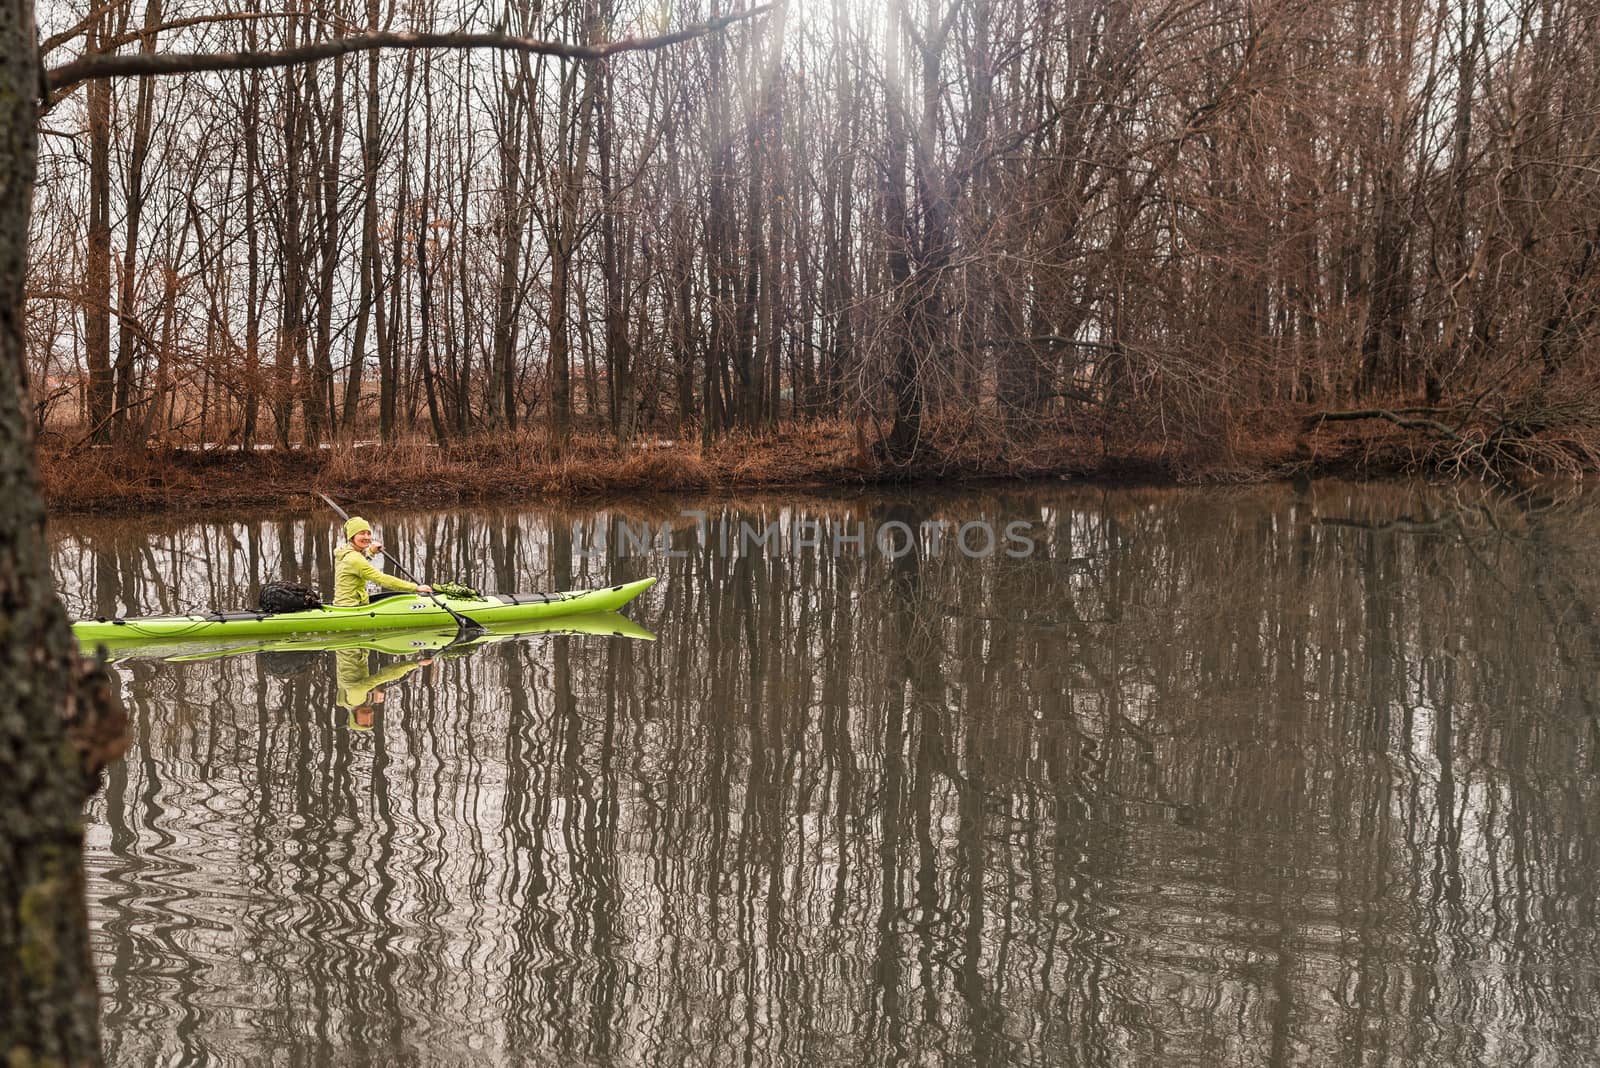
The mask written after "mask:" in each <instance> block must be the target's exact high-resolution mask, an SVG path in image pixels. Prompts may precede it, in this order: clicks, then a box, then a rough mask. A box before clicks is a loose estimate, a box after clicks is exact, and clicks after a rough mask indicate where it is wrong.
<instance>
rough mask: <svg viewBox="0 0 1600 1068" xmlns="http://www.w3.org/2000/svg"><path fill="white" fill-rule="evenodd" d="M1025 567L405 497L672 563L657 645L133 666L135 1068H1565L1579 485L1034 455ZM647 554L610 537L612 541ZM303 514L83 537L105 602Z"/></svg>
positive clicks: (515, 567) (1587, 926)
mask: <svg viewBox="0 0 1600 1068" xmlns="http://www.w3.org/2000/svg"><path fill="white" fill-rule="evenodd" d="M707 510H708V511H709V512H710V513H711V516H710V519H711V521H712V523H713V524H715V523H718V522H722V523H729V524H732V528H733V529H735V530H737V526H738V523H739V522H740V521H747V522H749V523H750V524H751V525H752V526H758V525H760V524H765V523H766V522H769V521H771V520H774V519H780V518H785V517H789V518H792V517H793V516H795V515H804V516H809V517H813V518H821V519H827V520H830V521H833V522H836V523H851V524H853V523H855V522H866V523H868V524H869V529H871V528H872V526H873V525H875V524H882V523H886V522H890V521H898V522H902V523H905V524H907V526H909V527H912V528H916V527H917V526H918V525H919V524H920V523H922V522H923V521H924V520H937V519H949V520H957V521H963V520H968V519H974V518H979V517H982V518H986V519H988V520H989V521H991V522H994V523H996V524H999V523H1002V522H1005V521H1011V520H1026V521H1029V522H1031V523H1032V524H1033V535H1034V538H1035V541H1036V548H1035V552H1034V554H1033V555H1031V556H1029V557H1027V558H1025V559H1009V558H1006V557H1005V556H1003V555H998V554H997V555H995V556H994V557H991V558H988V559H982V560H975V559H970V558H968V557H966V556H964V555H962V554H961V553H959V552H955V551H953V550H952V548H951V546H950V544H949V542H948V541H947V542H946V543H945V544H944V545H943V547H942V551H940V552H937V553H935V552H934V551H933V546H932V545H931V543H930V540H929V539H928V538H927V537H924V538H923V539H922V540H921V542H920V543H919V544H918V546H917V547H916V550H915V551H914V552H911V553H908V554H907V555H905V556H903V557H900V558H898V559H894V560H889V559H886V558H885V557H884V556H883V555H882V554H880V553H878V552H877V551H875V550H874V549H873V548H872V547H871V544H870V542H869V544H868V545H867V546H866V548H865V549H864V550H855V549H847V551H845V552H844V553H842V554H840V555H837V556H835V555H833V554H832V553H830V552H827V551H823V552H816V551H811V550H801V551H790V550H785V549H780V548H778V547H771V548H769V549H767V550H766V551H760V552H754V553H748V554H745V555H737V554H724V553H722V552H721V551H720V549H719V546H718V544H717V539H716V538H715V537H711V538H707V539H701V538H699V537H698V536H697V534H696V531H695V530H694V529H693V525H692V524H691V523H689V522H687V521H683V522H681V523H680V526H681V529H680V530H679V531H678V533H677V535H676V537H675V540H674V542H673V545H674V548H675V549H676V550H679V551H680V552H681V555H673V556H668V555H666V554H664V553H662V552H660V551H656V552H653V553H652V554H650V555H648V556H643V557H639V556H633V557H619V556H618V555H617V553H616V550H615V546H617V545H618V544H619V543H620V542H621V540H622V539H621V537H620V533H621V531H620V528H619V526H618V524H620V523H622V522H624V521H629V522H635V523H636V522H638V521H639V520H641V519H648V520H650V521H652V522H660V521H662V520H666V519H670V518H671V516H670V515H669V514H664V513H655V512H651V511H650V510H649V509H648V507H642V508H629V509H619V510H615V511H611V512H597V513H587V512H585V513H571V514H566V513H547V512H538V513H532V512H521V513H518V512H504V511H501V512H482V513H479V514H475V515H453V516H444V515H423V516H416V517H409V518H398V519H396V520H394V521H392V522H391V523H389V524H388V525H387V526H386V529H385V532H384V533H385V537H386V539H387V540H390V541H391V543H392V544H395V545H397V546H399V547H400V548H401V550H402V558H404V559H406V560H408V561H416V562H418V563H419V564H420V565H421V567H422V568H424V569H425V570H426V571H427V572H428V573H429V574H431V575H434V576H449V577H454V578H460V579H465V580H468V581H472V582H475V583H479V584H481V585H484V586H487V587H491V588H508V589H509V588H517V587H522V588H534V587H541V586H551V585H553V586H558V587H581V586H586V585H599V584H602V583H610V582H616V581H622V580H624V579H631V578H636V577H641V576H643V575H647V574H657V575H660V576H661V578H662V580H663V581H662V582H661V583H660V584H658V585H657V586H656V588H655V589H654V590H653V591H652V592H651V593H650V594H649V595H648V596H647V598H646V599H645V600H643V601H641V602H640V603H639V605H638V606H637V608H636V609H633V610H631V612H630V614H632V615H634V616H635V617H636V618H639V619H640V620H641V621H642V622H644V623H646V624H647V625H649V626H650V627H651V628H652V629H654V630H656V631H657V632H658V633H659V635H660V637H659V640H657V641H655V642H653V643H647V642H633V641H628V640H624V639H608V638H581V637H574V638H546V639H535V640H531V641H526V642H519V643H508V644H505V645H497V646H490V647H485V648H482V649H479V650H476V651H473V652H471V653H470V654H468V655H463V656H459V657H447V658H443V659H441V660H440V661H439V662H438V663H437V664H436V665H435V667H434V669H433V670H434V672H435V674H434V676H433V677H432V678H431V679H424V677H423V676H422V675H420V674H419V675H415V676H412V677H411V678H410V679H409V680H407V682H406V683H404V684H403V685H402V686H397V687H395V688H394V689H395V692H394V693H392V694H391V696H390V700H391V702H393V703H394V705H395V706H396V707H391V708H390V709H389V711H388V712H387V713H386V714H385V715H384V716H383V717H381V718H380V719H379V721H378V723H379V729H377V730H374V731H372V732H370V733H366V734H363V733H360V732H353V731H349V730H346V729H344V720H343V717H342V716H341V715H339V714H338V710H337V708H336V693H335V688H334V684H335V680H334V673H333V662H332V654H324V656H323V659H322V660H321V661H319V662H318V663H317V664H315V665H313V667H312V668H311V669H310V670H301V669H297V670H295V671H285V670H282V669H281V667H280V668H279V669H278V670H272V669H273V667H274V665H273V664H272V663H271V662H270V661H268V662H264V661H262V660H260V659H257V658H252V657H240V658H233V659H223V660H214V661H207V662H201V663H194V664H168V663H158V662H150V661H141V662H133V663H129V664H125V665H123V666H122V667H121V668H120V671H121V673H122V678H123V680H124V691H125V695H126V697H127V699H128V701H129V705H130V711H131V713H132V716H133V720H134V726H135V730H136V738H135V744H134V747H133V749H132V750H131V752H130V753H129V756H128V759H127V761H126V763H125V764H123V765H122V766H120V767H118V768H117V769H115V770H114V771H113V772H112V773H111V774H110V776H109V777H108V783H107V789H106V791H105V793H104V794H103V795H102V796H101V797H99V798H97V799H96V800H95V801H94V802H93V803H92V806H91V812H90V818H91V831H90V840H91V856H90V863H91V874H92V880H93V881H92V885H91V893H92V896H93V900H94V905H93V918H94V922H95V924H96V932H97V934H96V948H97V952H98V954H99V959H100V964H101V968H102V974H103V985H104V988H105V993H106V1001H105V1034H106V1041H107V1045H108V1054H109V1057H110V1060H111V1062H112V1063H140V1062H145V1061H154V1060H187V1061H204V1062H206V1063H219V1064H221V1063H236V1064H250V1063H259V1062H260V1061H262V1060H267V1059H271V1058H272V1057H275V1056H279V1055H288V1056H289V1057H290V1059H291V1060H293V1061H295V1062H296V1063H299V1062H320V1061H328V1060H338V1061H340V1063H344V1062H349V1063H382V1064H407V1063H411V1064H439V1063H459V1062H477V1061H493V1060H496V1059H499V1060H512V1061H517V1062H541V1061H553V1062H559V1063H648V1064H671V1063H696V1064H706V1063H729V1062H733V1061H735V1060H738V1061H741V1062H750V1063H762V1064H806V1065H810V1064H825V1063H890V1062H894V1063H905V1062H914V1063H949V1064H1023V1063H1044V1062H1048V1063H1062V1064H1078V1063H1083V1064H1114V1063H1128V1062H1130V1061H1141V1062H1154V1061H1160V1062H1161V1063H1194V1064H1214V1063H1270V1064H1288V1063H1295V1062H1305V1061H1313V1062H1318V1063H1343V1064H1363V1065H1365V1064H1373V1063H1397V1064H1398V1063H1404V1064H1411V1063H1419V1062H1432V1063H1441V1064H1445V1063H1448V1064H1466V1063H1502V1062H1516V1063H1523V1062H1526V1063H1570V1062H1573V1061H1576V1060H1582V1059H1585V1058H1587V1057H1589V1056H1591V1055H1592V1050H1593V1042H1594V1038H1593V1036H1594V1033H1595V1029H1596V1024H1597V1020H1600V1009H1597V1007H1596V1005H1597V1002H1596V997H1595V994H1596V982H1595V977H1596V965H1595V962H1596V960H1597V959H1600V957H1597V954H1596V945H1595V942H1596V936H1595V933H1594V932H1595V923H1594V920H1595V915H1594V911H1595V905H1594V901H1595V894H1596V890H1597V878H1596V863H1597V862H1596V850H1597V842H1600V837H1597V833H1596V832H1597V828H1596V826H1595V822H1596V817H1595V814H1596V812H1597V809H1596V800H1597V797H1596V794H1597V789H1596V785H1597V784H1596V773H1595V758H1596V752H1597V745H1596V742H1597V739H1596V733H1595V732H1596V729H1597V727H1596V715H1595V714H1596V703H1595V694H1594V685H1595V684H1594V682H1593V678H1594V674H1595V670H1596V667H1597V666H1600V647H1597V642H1600V631H1597V629H1596V627H1595V615H1594V613H1595V609H1596V605H1597V604H1600V589H1597V588H1596V587H1597V583H1600V578H1597V572H1596V570H1595V569H1594V568H1593V566H1592V563H1591V561H1592V559H1593V555H1594V553H1595V551H1596V548H1597V547H1600V522H1597V518H1596V516H1595V514H1594V512H1593V509H1592V508H1591V506H1590V504H1589V502H1588V501H1587V500H1586V499H1582V498H1576V499H1573V500H1570V501H1550V500H1545V501H1537V502H1531V503H1530V502H1528V501H1521V502H1518V501H1505V500H1496V499H1494V498H1492V497H1489V496H1487V495H1482V496H1477V497H1474V498H1473V499H1471V500H1466V501H1463V500H1458V499H1447V498H1445V497H1444V496H1441V495H1440V494H1438V493H1437V492H1436V491H1427V490H1413V489H1404V488H1398V487H1382V488H1373V487H1354V486H1341V485H1329V484H1318V485H1316V486H1315V487H1311V488H1306V487H1302V488H1301V489H1300V490H1299V491H1294V490H1290V489H1287V488H1278V487H1273V488H1257V489H1247V490H1238V491H1229V492H1219V491H1216V490H1209V491H1205V492H1198V491H1119V492H1098V491H1087V490H1060V491H1048V492H1046V491H1037V490H1034V489H1028V488H1022V489H1005V490H1000V491H992V492H984V493H976V494H974V493H968V494H963V495H952V496H930V495H928V494H926V493H923V494H920V495H906V496H899V497H872V498H863V499H852V500H849V501H825V500H816V501H803V502H797V501H794V500H776V499H756V500H750V501H741V502H736V503H728V502H714V503H712V504H710V505H708V506H707ZM713 529H715V527H713ZM602 531H605V533H607V534H609V535H610V536H609V537H607V538H605V539H604V540H605V541H606V542H607V543H608V544H609V545H611V546H612V547H613V548H612V549H611V550H610V551H608V553H607V554H605V555H601V556H596V557H587V556H584V555H583V554H582V551H583V550H584V549H585V548H586V547H592V546H594V545H596V544H598V543H599V542H600V541H601V540H602V539H601V537H600V535H601V532H602ZM331 537H332V533H331V528H329V527H328V526H327V524H325V523H323V522H321V521H320V520H318V521H301V520H294V521H279V520H272V519H264V520H260V521H245V522H238V523H233V524H178V523H173V522H161V521H153V522H151V523H149V524H145V525H140V524H137V523H134V524H130V523H127V522H126V521H120V522H118V523H116V524H99V523H90V522H79V523H75V524H73V523H68V524H62V525H61V526H60V528H59V529H58V531H57V550H56V552H57V555H56V565H57V573H58V578H59V581H60V585H61V588H62V591H63V594H64V596H65V597H66V598H67V600H68V605H69V608H71V609H73V610H74V611H76V612H79V613H84V614H88V613H95V614H106V613H110V612H116V611H128V610H132V611H138V612H144V611H156V610H171V609H180V608H193V607H198V606H201V605H213V604H237V603H243V602H246V601H248V600H249V598H250V597H251V596H252V595H253V593H254V590H255V588H256V587H257V586H258V585H259V583H260V582H262V581H264V580H266V579H270V578H285V579H288V580H290V581H296V582H307V581H309V582H317V581H319V580H320V581H321V582H322V583H323V584H324V585H326V582H327V578H328V574H329V569H330V567H331V561H330V560H329V558H328V553H327V546H328V544H331V541H330V539H331Z"/></svg>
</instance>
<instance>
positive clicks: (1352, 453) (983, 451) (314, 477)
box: [40, 407, 1600, 512]
mask: <svg viewBox="0 0 1600 1068" xmlns="http://www.w3.org/2000/svg"><path fill="white" fill-rule="evenodd" d="M1309 414H1310V413H1309V412H1307V411H1306V410H1303V409H1298V408H1289V407H1279V408H1261V409H1256V410H1252V411H1249V412H1244V413H1233V420H1232V422H1231V424H1230V426H1229V430H1228V433H1227V434H1226V435H1224V436H1221V437H1217V436H1211V435H1207V436H1205V437H1203V438H1200V439H1194V438H1187V437H1185V436H1183V435H1181V434H1176V433H1163V434H1157V433H1153V432H1152V431H1151V428H1149V427H1142V426H1133V425H1129V426H1119V425H1115V424H1110V423H1106V424H1101V425H1098V426H1093V427H1086V426H1080V427H1078V428H1076V432H1074V433H1066V432H1064V431H1063V430H1062V429H1061V428H1056V429H1055V430H1054V431H1053V432H1044V428H1041V432H1039V433H1033V434H1012V435H1006V434H1003V433H1001V432H1000V431H999V430H998V429H997V428H995V427H993V426H986V425H974V424H970V423H968V424H954V423H948V422H941V421H940V420H939V419H938V418H930V419H929V420H927V422H926V423H925V426H924V436H923V447H922V448H921V450H920V451H919V454H918V456H917V457H916V459H915V460H914V461H913V462H912V463H911V464H910V465H909V466H904V467H891V466H889V465H886V464H884V463H882V462H881V461H880V460H878V459H877V450H876V449H875V448H874V445H875V442H876V441H877V440H878V439H879V438H881V431H882V430H886V428H874V427H872V426H870V425H866V424H857V423H852V422H848V421H844V420H832V421H821V422H815V423H806V424H796V425H792V426H785V427H784V428H783V429H781V430H779V431H774V432H767V433H748V432H735V433H733V434H729V435H727V436H726V437H724V438H722V439H721V440H719V441H718V442H716V443H715V444H714V445H712V446H710V447H706V448H702V447H701V445H700V443H699V442H698V441H697V440H688V441H682V440H676V441H675V440H666V439H662V438H658V437H654V436H647V437H645V438H643V439H642V440H640V441H637V442H635V443H634V444H633V445H632V446H630V447H628V448H623V447H621V446H619V445H617V444H616V443H615V442H614V441H612V440H611V439H610V438H606V437H601V436H579V437H577V438H575V439H573V440H572V441H571V442H570V444H569V445H568V447H567V448H566V449H565V450H563V451H562V452H561V453H560V454H559V455H553V454H552V450H551V449H550V448H549V444H548V442H547V440H546V439H545V438H544V436H543V435H542V434H541V433H538V432H518V433H516V434H510V435H500V436H497V437H475V438H470V439H465V440H462V441H460V442H453V443H451V444H449V445H448V446H446V447H440V446H437V445H435V444H433V443H431V442H429V441H426V440H423V439H421V438H410V439H405V440H401V441H397V442H393V443H390V444H386V445H376V444H338V445H335V446H333V447H331V448H324V449H315V450H290V451H288V452H279V451H276V450H260V451H257V452H253V453H238V452H223V451H209V452H201V451H195V450H181V449H180V450H173V449H116V448H103V449H102V448H89V449H80V450H78V451H76V452H63V451H59V450H57V451H52V450H49V449H45V450H43V451H42V452H41V455H40V470H41V474H42V479H43V489H44V493H45V499H46V501H47V502H48V504H49V506H50V508H51V509H52V510H53V511H56V512H128V511H145V510H162V509H183V508H207V509H212V508H216V507H220V506H246V505H281V504H284V503H285V502H289V501H294V500H296V499H299V498H306V497H308V496H309V495H310V493H311V492H312V491H313V490H320V491H323V492H325V493H329V494H331V495H333V496H335V497H339V498H343V499H347V500H354V501H362V502H373V503H391V504H395V503H400V504H414V505H430V504H433V505H437V504H453V503H458V502H479V501H527V500H548V501H591V500H596V499H600V498H608V497H610V498H623V497H634V498H636V497H641V496H648V495H650V494H657V493H672V494H677V493H706V492H711V493H716V492H729V491H740V492H747V491H754V490H763V489H786V488H795V489H802V488H804V489H820V488H836V487H841V486H861V485H865V484H869V483H879V482H889V481H895V482H905V481H962V480H972V479H992V478H1042V477H1052V478H1053V477H1060V476H1068V477H1075V478H1095V479H1103V480H1115V481H1120V482H1134V483H1171V482H1217V483H1228V482H1256V481H1262V480H1265V479H1271V478H1282V477H1286V476H1289V475H1296V474H1369V475H1370V474H1387V473H1394V472H1400V471H1407V470H1418V469H1439V464H1440V455H1441V454H1440V450H1439V449H1438V447H1437V443H1431V442H1429V441H1427V440H1425V439H1422V438H1419V437H1418V436H1417V435H1416V434H1414V433H1408V432H1407V431H1406V430H1404V429H1401V428H1399V427H1395V426H1393V425H1391V424H1388V423H1381V422H1359V423H1339V424H1326V425H1323V426H1320V427H1317V428H1315V429H1314V430H1312V431H1310V432H1304V431H1303V426H1304V424H1305V422H1306V418H1307V416H1308V415H1309ZM1566 429H1568V430H1569V431H1570V428H1566ZM1554 444H1555V443H1552V445H1554ZM1560 447H1561V448H1562V449H1563V455H1573V456H1578V455H1583V454H1587V455H1588V456H1589V457H1590V458H1591V464H1590V466H1592V457H1593V456H1595V455H1600V452H1597V451H1595V450H1594V449H1593V443H1591V442H1589V441H1587V440H1586V441H1584V442H1580V443H1578V444H1576V445H1575V444H1573V443H1572V442H1569V441H1566V440H1562V441H1561V442H1560Z"/></svg>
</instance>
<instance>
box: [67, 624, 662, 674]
mask: <svg viewBox="0 0 1600 1068" xmlns="http://www.w3.org/2000/svg"><path fill="white" fill-rule="evenodd" d="M583 634H596V635H604V636H606V637H617V638H634V639H638V640H642V641H653V640H655V635H654V634H652V633H651V632H650V631H648V630H646V629H645V628H643V627H641V626H639V624H637V623H635V622H634V621H633V620H631V619H629V618H628V617H627V616H623V615H618V614H617V613H615V612H591V613H586V614H584V615H576V616H554V617H552V618H550V619H534V620H522V621H519V622H513V623H496V624H494V625H493V626H491V627H489V628H488V629H487V630H485V631H483V632H482V633H474V634H473V635H472V636H471V637H468V638H465V639H463V638H462V637H461V635H460V634H459V633H458V632H457V631H456V629H455V627H454V626H451V627H444V628H427V627H424V628H420V629H417V630H394V629H391V630H369V631H342V632H340V633H337V634H299V635H290V636H289V637H284V638H228V637H226V636H219V637H214V638H209V639H207V638H201V639H198V640H192V639H188V638H155V639H151V638H138V637H132V638H129V637H120V638H108V639H106V640H104V641H100V642H96V643H94V648H95V650H97V651H100V652H103V653H104V654H105V655H106V658H107V659H109V660H147V659H148V660H170V661H174V662H190V661H198V660H218V659H223V658H226V657H230V656H253V655H255V654H257V653H322V652H338V651H339V650H342V649H363V650H366V651H368V652H375V653H387V654H389V655H390V656H415V655H425V654H427V653H433V652H438V651H440V650H444V649H449V650H451V651H452V652H454V653H464V652H467V651H469V650H471V649H475V648H478V647H479V646H484V645H496V644H499V643H502V642H508V641H517V640H520V639H523V638H533V637H549V638H555V637H562V636H570V635H583Z"/></svg>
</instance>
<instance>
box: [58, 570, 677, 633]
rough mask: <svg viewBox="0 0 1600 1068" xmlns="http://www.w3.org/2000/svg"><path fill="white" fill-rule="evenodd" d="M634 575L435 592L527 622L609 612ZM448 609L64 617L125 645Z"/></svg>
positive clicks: (437, 617) (380, 622) (399, 605)
mask: <svg viewBox="0 0 1600 1068" xmlns="http://www.w3.org/2000/svg"><path fill="white" fill-rule="evenodd" d="M655 581H656V580H655V579H653V578H647V579H640V580H639V581H637V582H625V583H622V584H621V585H617V586H608V587H606V588H605V589H601V590H581V591H577V592H573V593H496V594H487V595H485V596H484V597H481V598H463V597H443V596H441V597H440V598H439V600H441V601H443V602H444V603H445V604H447V605H449V606H450V607H451V608H453V609H455V610H456V611H457V612H460V613H462V614H463V615H466V616H467V617H468V618H470V619H472V620H473V621H475V622H477V623H479V624H481V625H483V626H484V627H488V628H491V629H492V628H495V627H500V626H504V625H509V624H518V623H532V622H535V621H540V620H547V619H557V618H560V617H563V616H573V615H583V614H588V613H594V612H615V611H616V610H617V609H619V608H621V607H622V606H623V605H625V604H627V603H628V602H629V601H631V600H633V599H634V598H635V597H637V596H639V595H640V594H641V593H643V592H644V591H645V590H647V589H649V588H650V587H651V586H652V585H654V584H655ZM455 625H456V624H455V620H454V619H453V618H451V616H450V613H448V612H446V611H444V609H442V608H440V607H439V606H438V605H437V604H435V603H434V601H433V598H431V597H426V596H417V595H411V594H403V595H400V596H395V597H385V598H383V599H382V600H379V601H374V602H373V603H372V604H364V605H357V606H355V607H351V608H335V607H333V606H331V605H323V606H322V607H321V608H312V609H309V610H307V611H304V612H212V613H210V614H208V615H192V616H143V617H140V618H138V619H81V620H79V621H78V622H76V623H74V624H73V625H72V633H73V634H74V635H75V636H76V637H77V639H78V643H79V645H81V646H82V647H83V648H84V649H86V650H92V649H94V648H96V647H98V646H101V645H104V646H107V647H111V646H113V645H115V646H118V647H121V648H127V647H128V646H130V645H133V644H137V643H140V642H150V641H169V642H170V641H204V642H208V643H220V642H225V641H230V640H239V641H248V640H251V639H262V638H281V637H288V636H290V635H295V634H300V635H306V634H333V633H340V632H345V631H375V630H389V629H396V630H421V629H430V628H435V627H449V628H451V630H452V631H454V629H455Z"/></svg>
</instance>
